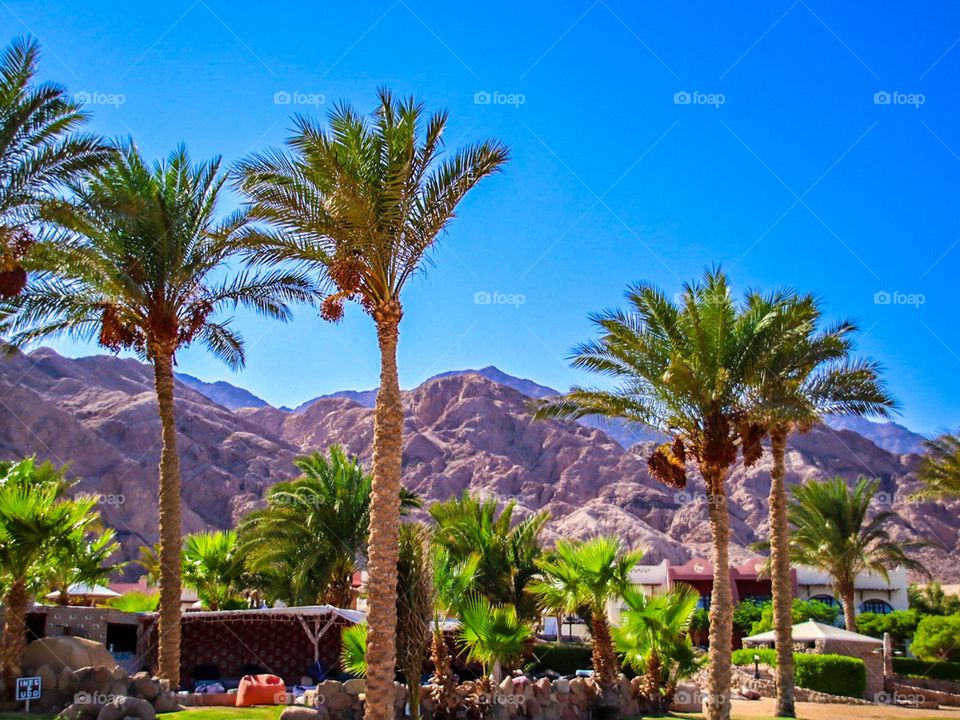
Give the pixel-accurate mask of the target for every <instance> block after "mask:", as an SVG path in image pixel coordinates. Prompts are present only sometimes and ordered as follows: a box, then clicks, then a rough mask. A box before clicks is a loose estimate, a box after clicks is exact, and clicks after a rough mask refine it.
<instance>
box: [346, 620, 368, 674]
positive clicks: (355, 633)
mask: <svg viewBox="0 0 960 720" xmlns="http://www.w3.org/2000/svg"><path fill="white" fill-rule="evenodd" d="M340 666H341V667H342V668H343V669H344V671H345V672H348V673H350V674H351V675H356V676H357V677H366V676H367V624H366V623H365V622H364V623H357V624H356V625H351V626H350V627H348V628H346V629H345V630H344V631H343V633H341V635H340Z"/></svg>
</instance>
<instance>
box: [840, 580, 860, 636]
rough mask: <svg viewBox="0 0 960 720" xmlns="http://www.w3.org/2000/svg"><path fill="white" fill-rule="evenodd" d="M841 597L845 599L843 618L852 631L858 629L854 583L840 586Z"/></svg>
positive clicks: (848, 628)
mask: <svg viewBox="0 0 960 720" xmlns="http://www.w3.org/2000/svg"><path fill="white" fill-rule="evenodd" d="M839 591H840V592H839V595H840V599H841V600H842V601H843V620H844V624H845V625H846V627H847V630H849V631H850V632H856V631H857V608H856V605H855V602H856V601H855V600H854V588H853V583H850V584H849V585H847V584H844V585H842V586H841V587H840V588H839Z"/></svg>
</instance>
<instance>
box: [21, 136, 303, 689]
mask: <svg viewBox="0 0 960 720" xmlns="http://www.w3.org/2000/svg"><path fill="white" fill-rule="evenodd" d="M224 182H225V177H224V175H223V174H221V173H220V161H219V160H213V161H211V162H208V163H200V164H198V165H193V164H192V163H191V161H190V157H189V155H188V154H187V151H186V149H185V148H183V147H180V148H178V149H177V150H175V151H174V152H172V153H171V154H170V156H169V158H168V159H167V160H166V162H158V163H156V164H155V165H153V166H151V165H149V164H148V163H147V162H146V161H145V160H144V159H143V157H142V156H141V155H140V153H139V152H138V151H137V149H136V148H135V147H134V146H133V145H132V144H128V145H125V146H123V147H122V148H121V149H120V151H119V152H118V153H117V154H116V155H115V156H114V158H113V160H112V161H111V163H110V164H109V165H107V166H106V167H104V168H102V169H100V170H98V171H97V172H95V173H94V174H92V175H90V176H89V177H86V178H85V179H84V180H83V182H82V183H80V184H79V185H77V186H76V187H75V188H74V196H73V197H72V198H71V199H70V201H62V202H58V203H51V204H48V206H47V207H46V208H45V210H44V217H45V218H46V219H47V220H48V221H49V222H50V223H52V224H54V225H55V226H56V227H57V228H59V230H60V232H61V234H60V235H59V236H58V237H56V238H53V239H50V240H48V241H44V242H40V243H37V245H35V246H34V248H33V251H32V252H31V257H30V262H31V266H32V267H35V268H36V269H38V270H39V271H40V272H39V274H38V275H37V277H36V279H35V281H34V282H33V283H32V284H31V286H29V287H28V288H27V289H26V290H25V291H24V292H23V293H22V294H21V295H19V296H18V297H16V298H15V299H14V300H13V301H12V306H13V308H14V314H13V316H12V317H11V318H9V319H8V320H7V321H6V328H4V329H6V330H8V331H10V332H12V333H13V339H12V341H13V343H14V344H15V345H22V344H25V343H29V342H34V341H37V340H41V339H43V338H49V337H56V336H60V335H66V336H68V337H71V338H74V339H81V340H88V339H91V338H96V339H97V341H98V342H99V344H100V345H101V346H103V347H105V348H107V349H109V350H112V351H116V352H119V351H121V350H127V351H132V352H134V353H136V354H137V355H139V356H140V357H141V358H143V359H145V360H147V361H148V362H150V363H151V364H152V365H153V371H154V381H155V386H156V395H157V404H158V410H159V416H160V422H161V427H162V435H161V437H162V450H161V454H160V468H159V475H160V486H159V510H160V553H159V557H160V596H161V601H160V613H159V621H158V633H159V650H158V673H159V675H160V677H163V678H165V679H167V680H169V681H170V683H171V685H172V686H174V687H176V686H177V685H178V684H179V677H180V659H179V658H180V594H181V581H180V552H181V544H182V538H181V531H180V503H181V498H180V459H179V455H178V453H177V430H176V423H175V410H174V375H173V368H174V364H175V362H176V358H177V353H178V352H180V351H182V350H183V349H185V348H186V347H188V346H189V345H191V344H192V343H193V342H194V341H198V342H200V343H201V344H202V345H204V346H205V347H206V348H207V349H208V350H209V351H210V352H212V353H213V354H214V355H215V356H216V357H218V358H219V359H221V360H223V361H224V362H226V363H227V364H228V365H229V366H230V367H232V368H234V369H238V368H240V367H242V366H243V364H244V359H245V358H244V353H243V341H242V338H241V337H240V336H239V335H238V334H237V333H236V332H235V331H234V330H233V329H231V328H230V322H229V320H220V321H218V320H217V319H215V318H216V314H217V313H218V312H219V311H221V310H223V309H225V308H235V307H237V306H238V305H241V306H244V307H247V308H250V309H252V310H254V311H256V312H258V313H260V314H262V315H265V316H267V317H271V318H276V319H279V320H287V319H289V318H290V316H291V313H290V308H289V304H290V303H294V302H310V301H312V300H313V299H314V297H315V293H314V287H313V285H312V283H311V282H310V281H309V280H308V279H307V278H305V277H303V276H302V275H300V274H298V273H296V272H294V271H287V270H282V271H281V270H273V271H269V272H256V271H254V270H253V269H251V268H243V269H240V270H238V271H232V270H231V269H230V267H229V263H233V262H236V261H237V260H238V259H239V255H240V253H241V252H242V251H245V250H246V249H247V246H246V239H245V238H244V236H243V235H242V230H243V229H244V227H245V226H246V224H247V220H246V218H244V217H243V216H242V215H239V214H234V215H232V216H230V217H228V218H227V219H225V220H223V221H219V220H217V217H216V214H217V208H218V204H219V200H220V198H221V192H222V190H223V186H224Z"/></svg>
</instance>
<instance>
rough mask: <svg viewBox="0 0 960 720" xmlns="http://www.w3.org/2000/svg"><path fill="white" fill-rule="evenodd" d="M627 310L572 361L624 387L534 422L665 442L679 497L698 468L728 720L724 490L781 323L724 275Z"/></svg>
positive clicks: (715, 651) (653, 467)
mask: <svg viewBox="0 0 960 720" xmlns="http://www.w3.org/2000/svg"><path fill="white" fill-rule="evenodd" d="M627 300H628V302H629V304H630V309H629V311H620V310H616V311H607V312H604V313H601V314H599V315H594V316H593V318H592V319H593V321H594V322H595V323H596V324H597V326H598V327H599V329H600V332H601V337H600V339H598V340H595V341H592V342H588V343H585V344H583V345H580V346H579V347H577V348H576V349H575V351H574V353H575V354H574V359H573V364H574V366H575V367H578V368H583V369H586V370H590V371H592V372H596V373H599V374H601V375H607V376H610V377H612V378H613V379H614V380H615V381H616V382H617V383H618V385H617V387H615V388H614V389H613V390H602V389H584V388H573V389H572V390H571V391H570V392H569V393H567V394H566V395H563V396H558V397H555V398H550V399H548V400H546V401H544V402H543V404H542V405H541V406H540V407H539V409H538V410H537V417H540V418H558V417H559V418H578V417H583V416H585V415H601V416H605V417H612V418H620V419H623V420H626V421H628V422H633V423H640V424H643V425H647V426H649V427H652V428H654V429H656V430H659V431H660V432H663V433H665V434H668V435H669V436H671V437H672V438H673V442H672V443H667V444H664V445H662V446H660V447H659V448H657V449H656V450H655V451H654V452H653V453H652V455H651V456H650V458H649V460H648V463H647V467H648V469H649V471H650V475H651V476H652V477H654V478H656V479H657V480H659V481H661V482H663V483H665V484H667V485H670V486H672V487H675V488H683V487H685V485H686V480H687V475H686V461H687V458H688V457H690V458H691V459H692V460H693V461H695V462H696V464H697V467H698V469H699V470H700V474H701V475H702V477H703V480H704V483H705V485H706V493H707V512H708V516H709V521H710V529H711V535H712V539H713V595H712V600H711V603H710V664H709V671H710V674H709V680H708V693H709V702H708V704H707V714H708V717H709V719H710V720H727V719H728V718H729V717H730V696H729V692H730V681H731V651H732V634H733V600H732V594H731V587H730V572H729V564H730V563H729V544H730V518H729V510H728V506H727V491H726V481H727V476H728V474H729V471H730V468H731V467H732V465H733V464H734V462H735V461H736V459H737V448H738V447H739V446H750V445H751V444H755V439H754V438H751V437H749V434H748V433H749V430H750V428H749V424H745V423H744V421H745V420H746V419H747V406H746V401H745V396H746V391H747V388H748V386H749V383H750V382H751V380H752V379H753V378H755V377H756V374H757V372H758V369H759V368H761V367H762V366H763V360H764V356H765V354H766V352H767V351H768V340H769V338H768V337H767V334H768V332H769V329H770V328H771V326H772V323H773V321H774V317H775V316H774V314H773V313H770V312H762V311H759V310H756V309H747V308H745V307H744V306H742V305H740V304H738V303H736V302H735V301H734V300H733V298H732V294H731V291H730V286H729V283H728V281H727V278H726V276H725V275H724V274H723V273H722V272H720V271H719V270H713V271H709V272H707V273H706V274H705V276H704V279H703V281H702V282H698V283H693V284H687V285H685V286H684V290H683V293H682V296H681V298H680V300H679V302H677V303H674V302H672V301H671V300H670V299H669V298H668V297H667V296H666V295H665V294H664V293H662V292H661V291H659V290H657V289H655V288H654V287H652V286H650V285H647V284H641V285H637V286H634V287H631V288H630V289H629V290H628V292H627ZM746 459H748V458H746V457H745V460H746ZM752 459H753V460H755V459H756V458H752Z"/></svg>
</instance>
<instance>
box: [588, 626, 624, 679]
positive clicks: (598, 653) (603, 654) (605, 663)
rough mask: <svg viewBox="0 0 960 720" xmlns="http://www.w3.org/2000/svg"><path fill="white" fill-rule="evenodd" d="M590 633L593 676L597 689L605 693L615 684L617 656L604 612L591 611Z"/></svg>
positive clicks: (617, 671)
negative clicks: (591, 635) (591, 638)
mask: <svg viewBox="0 0 960 720" xmlns="http://www.w3.org/2000/svg"><path fill="white" fill-rule="evenodd" d="M590 614H591V616H592V617H591V621H590V624H591V626H592V627H591V631H592V633H593V674H594V679H595V680H596V683H597V687H598V688H599V689H600V690H601V692H606V691H608V690H610V689H611V688H613V687H614V686H615V685H616V684H617V675H618V674H619V673H620V668H619V667H617V655H616V653H615V652H614V651H613V638H612V637H611V636H610V623H608V622H607V615H606V612H605V611H604V610H602V609H601V610H597V609H596V608H594V609H593V611H592V612H591V613H590Z"/></svg>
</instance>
